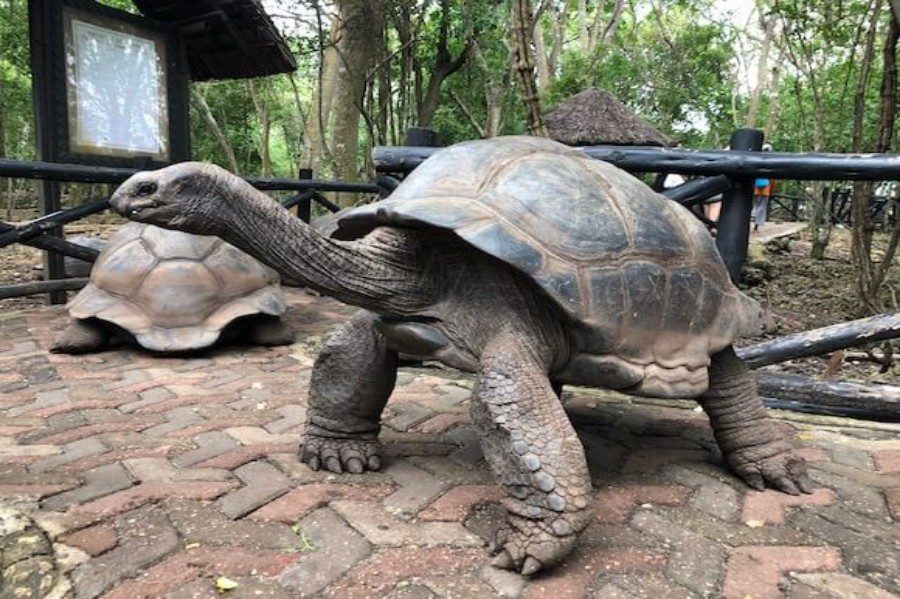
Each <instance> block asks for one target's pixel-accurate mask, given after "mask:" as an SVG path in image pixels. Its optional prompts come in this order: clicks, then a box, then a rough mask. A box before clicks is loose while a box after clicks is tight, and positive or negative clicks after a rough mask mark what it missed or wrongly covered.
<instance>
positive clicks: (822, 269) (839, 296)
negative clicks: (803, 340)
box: [742, 228, 900, 384]
mask: <svg viewBox="0 0 900 599" xmlns="http://www.w3.org/2000/svg"><path fill="white" fill-rule="evenodd" d="M876 244H877V241H876ZM780 246H784V247H780ZM810 247H811V243H810V241H809V239H808V236H807V234H806V232H802V233H800V234H799V235H797V236H795V237H792V238H790V239H782V240H779V241H776V242H775V243H774V244H769V245H768V246H767V251H766V259H767V260H768V261H769V262H770V263H771V265H770V270H769V273H768V277H767V280H765V281H762V282H760V283H757V284H754V285H742V287H743V288H744V291H745V292H746V293H747V294H749V295H750V296H752V297H753V298H755V299H757V300H758V301H759V302H760V303H761V304H762V305H763V307H764V308H765V309H766V313H767V314H768V315H769V317H770V319H771V323H772V324H773V325H774V328H773V330H771V331H767V332H766V333H765V334H764V335H762V336H760V337H759V338H757V339H756V340H760V341H761V340H763V339H768V338H772V337H777V336H781V335H787V334H790V333H796V332H800V331H804V330H808V329H813V328H817V327H823V326H827V325H830V324H835V323H839V322H844V321H847V320H853V319H855V318H857V317H858V315H857V313H856V305H857V304H856V287H855V281H854V277H855V274H854V269H853V265H852V264H851V261H850V231H849V230H848V229H843V228H842V229H835V230H834V231H832V237H831V243H830V244H829V246H828V249H827V251H826V257H825V260H812V259H810V258H809V251H810ZM888 283H889V284H888V285H886V286H885V287H886V288H885V290H884V303H885V306H887V307H888V308H889V309H894V310H895V309H897V298H896V296H895V295H894V294H895V292H894V291H893V289H896V288H897V286H898V284H900V273H898V272H896V268H895V270H894V272H893V276H892V277H891V278H890V280H889V281H888ZM752 341H754V340H749V339H748V340H744V341H743V343H748V342H752ZM866 349H868V350H871V351H872V352H873V353H874V355H875V356H877V357H881V356H882V355H883V347H880V346H877V347H873V348H859V349H857V350H848V351H847V352H846V353H845V355H844V359H843V360H842V361H841V360H839V359H838V357H837V356H833V355H832V356H826V357H823V358H810V359H805V360H796V361H792V362H788V363H785V364H782V365H780V366H779V367H778V369H779V370H782V371H785V372H795V373H802V374H806V375H810V376H815V377H817V378H840V379H847V380H859V381H864V382H882V383H890V384H898V383H900V368H898V366H896V365H894V366H892V367H891V368H889V369H888V370H887V371H886V372H881V370H883V369H884V368H883V367H882V365H881V364H879V363H876V362H873V361H872V360H870V359H869V358H868V357H866V356H865V353H866V352H865V351H864V350H866ZM829 361H831V362H829Z"/></svg>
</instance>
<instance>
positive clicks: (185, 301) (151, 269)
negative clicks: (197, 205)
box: [52, 223, 294, 353]
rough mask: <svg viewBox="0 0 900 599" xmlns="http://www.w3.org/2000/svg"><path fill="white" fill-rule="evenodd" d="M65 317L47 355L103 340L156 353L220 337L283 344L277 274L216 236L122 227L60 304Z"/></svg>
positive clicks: (285, 334) (285, 333) (287, 334)
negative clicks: (75, 291)
mask: <svg viewBox="0 0 900 599" xmlns="http://www.w3.org/2000/svg"><path fill="white" fill-rule="evenodd" d="M68 310H69V315H70V316H71V317H72V318H73V320H72V322H71V323H70V324H69V326H68V327H67V328H66V330H65V332H64V333H63V334H62V336H61V337H60V338H59V339H57V341H56V342H55V343H54V345H53V347H52V351H54V352H60V353H84V352H91V351H100V350H102V349H104V348H105V347H106V346H107V344H108V342H109V341H110V337H111V336H119V337H124V338H125V339H126V340H129V341H130V340H131V339H134V340H135V341H137V343H139V344H140V345H141V346H142V347H144V348H146V349H149V350H154V351H161V352H171V351H188V350H197V349H202V348H205V347H208V346H210V345H212V344H213V343H215V342H216V341H217V340H218V339H219V338H220V337H222V336H224V337H225V338H228V339H233V340H240V341H247V342H250V343H256V344H260V345H284V344H288V343H291V342H292V341H293V338H294V336H293V333H292V332H291V330H290V329H289V328H288V327H287V326H286V325H285V324H284V323H283V322H282V321H281V320H280V318H279V317H280V316H281V315H282V314H284V310H285V306H284V299H283V298H282V296H281V288H280V286H279V284H278V274H277V273H275V272H274V271H273V270H272V269H270V268H268V267H267V266H264V265H263V264H260V263H259V262H257V261H256V260H254V259H253V258H251V257H250V256H248V255H247V254H245V253H244V252H241V251H240V250H238V249H237V248H235V247H234V246H232V245H230V244H228V243H225V242H224V241H222V240H221V239H219V238H217V237H209V236H200V235H191V234H189V233H182V232H181V231H168V230H166V229H160V228H159V227H154V226H152V225H142V224H139V223H128V224H127V225H125V226H124V227H122V229H120V230H119V231H118V232H116V234H115V235H113V237H112V238H111V239H110V240H109V244H108V245H107V246H106V247H105V249H104V250H103V251H102V252H101V253H100V256H99V257H98V258H97V262H96V263H95V264H94V268H93V269H91V279H90V282H89V283H88V284H87V286H86V287H85V288H84V289H82V290H81V291H80V292H79V293H78V295H76V296H75V297H74V298H72V301H71V302H69V305H68Z"/></svg>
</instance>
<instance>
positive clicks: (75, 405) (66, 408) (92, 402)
mask: <svg viewBox="0 0 900 599" xmlns="http://www.w3.org/2000/svg"><path fill="white" fill-rule="evenodd" d="M124 402H125V399H123V398H115V399H112V398H111V399H86V400H82V401H67V402H63V403H60V404H56V405H54V406H48V407H46V408H41V409H40V410H34V411H32V412H28V417H29V418H49V417H50V416H55V415H57V414H65V413H66V412H74V411H76V410H95V409H102V408H117V407H119V406H120V405H121V404H122V403H124Z"/></svg>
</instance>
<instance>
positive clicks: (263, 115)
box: [247, 79, 272, 177]
mask: <svg viewBox="0 0 900 599" xmlns="http://www.w3.org/2000/svg"><path fill="white" fill-rule="evenodd" d="M247 91H248V92H250V99H251V100H252V101H253V108H254V109H255V110H256V116H257V118H258V119H259V162H260V174H261V175H262V176H263V177H271V176H272V158H271V156H270V154H269V136H270V134H271V132H272V122H271V120H270V119H269V111H268V109H267V108H266V104H265V102H264V101H263V98H262V97H261V96H260V94H259V93H258V92H257V90H256V85H255V84H254V83H253V80H252V79H248V80H247Z"/></svg>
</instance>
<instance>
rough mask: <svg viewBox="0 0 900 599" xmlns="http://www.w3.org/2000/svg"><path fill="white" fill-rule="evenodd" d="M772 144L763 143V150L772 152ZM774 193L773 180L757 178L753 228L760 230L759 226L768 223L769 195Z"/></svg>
mask: <svg viewBox="0 0 900 599" xmlns="http://www.w3.org/2000/svg"><path fill="white" fill-rule="evenodd" d="M771 151H772V145H771V144H765V145H763V152H771ZM771 195H772V180H771V179H757V180H756V182H755V183H754V185H753V211H752V212H751V217H752V219H753V230H754V231H759V228H760V227H761V226H763V225H764V224H766V219H767V218H768V217H769V197H770V196H771Z"/></svg>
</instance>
